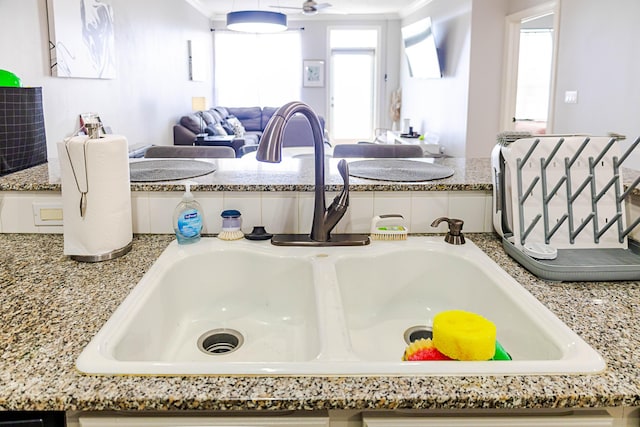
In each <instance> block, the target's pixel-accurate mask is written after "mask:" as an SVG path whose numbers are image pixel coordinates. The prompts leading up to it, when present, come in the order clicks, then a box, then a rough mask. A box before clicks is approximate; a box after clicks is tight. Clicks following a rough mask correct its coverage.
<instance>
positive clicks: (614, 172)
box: [492, 134, 640, 281]
mask: <svg viewBox="0 0 640 427" xmlns="http://www.w3.org/2000/svg"><path fill="white" fill-rule="evenodd" d="M517 136H518V135H517V134H516V136H515V137H514V138H512V139H511V140H508V139H504V138H503V139H502V140H500V139H499V143H498V144H497V145H496V147H495V148H494V150H493V152H492V168H493V179H494V183H493V184H494V185H493V187H494V190H493V191H494V202H495V210H494V228H495V229H496V231H497V232H498V233H499V234H501V235H502V237H503V247H504V248H505V251H506V252H507V253H508V254H509V255H510V256H511V257H513V258H514V259H515V260H517V261H518V262H519V263H520V264H522V265H523V266H524V267H525V268H527V269H528V270H529V271H531V272H532V273H533V274H535V275H536V276H538V277H541V278H543V279H548V280H556V281H605V280H639V279H640V245H638V244H637V242H635V241H634V240H631V239H628V236H629V234H630V233H631V232H632V231H633V229H634V228H635V227H636V226H637V225H638V224H640V217H638V218H635V219H634V220H633V221H631V223H630V224H627V223H626V222H627V218H626V205H625V200H626V198H627V196H628V195H629V194H630V193H631V192H632V191H633V190H634V189H635V188H636V187H637V186H638V184H639V183H640V177H638V178H637V179H636V180H635V181H634V182H633V183H632V184H631V185H630V186H629V187H627V188H626V189H624V185H623V181H622V164H623V163H624V162H625V160H627V159H628V158H629V156H630V155H631V153H632V152H633V151H634V150H635V149H636V147H637V146H638V145H639V144H640V138H638V139H636V140H635V141H634V142H633V143H632V144H631V146H630V147H629V148H628V149H627V150H626V151H625V152H624V153H623V154H622V155H620V144H619V143H618V140H617V139H616V138H607V137H589V136H544V137H539V138H533V137H524V138H517ZM532 246H535V247H542V248H543V249H545V250H546V249H547V248H548V249H550V251H551V252H553V253H554V254H555V251H557V256H556V257H555V258H554V259H540V258H544V257H543V256H536V257H533V256H532V255H531V251H528V249H529V248H531V247H532Z"/></svg>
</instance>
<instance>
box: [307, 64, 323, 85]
mask: <svg viewBox="0 0 640 427" xmlns="http://www.w3.org/2000/svg"><path fill="white" fill-rule="evenodd" d="M302 70H303V71H302V84H303V86H304V87H324V61H320V60H315V59H314V60H311V59H308V60H304V61H303V64H302Z"/></svg>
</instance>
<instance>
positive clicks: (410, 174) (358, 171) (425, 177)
mask: <svg viewBox="0 0 640 427" xmlns="http://www.w3.org/2000/svg"><path fill="white" fill-rule="evenodd" d="M453 172H454V171H453V169H451V168H450V167H447V166H441V165H434V164H433V163H426V162H418V161H414V160H404V159H374V160H356V161H355V162H351V163H349V175H351V176H355V177H357V178H366V179H376V180H379V181H397V182H415V181H432V180H434V179H442V178H447V177H450V176H451V175H453Z"/></svg>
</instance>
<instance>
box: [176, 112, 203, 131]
mask: <svg viewBox="0 0 640 427" xmlns="http://www.w3.org/2000/svg"><path fill="white" fill-rule="evenodd" d="M180 124H181V125H182V126H184V127H186V128H187V129H189V130H190V131H191V132H193V133H196V134H197V133H200V132H202V130H203V129H204V120H203V119H202V117H200V115H198V114H196V113H193V114H189V115H188V116H182V117H181V118H180Z"/></svg>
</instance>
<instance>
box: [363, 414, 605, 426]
mask: <svg viewBox="0 0 640 427" xmlns="http://www.w3.org/2000/svg"><path fill="white" fill-rule="evenodd" d="M362 425H363V427H614V426H615V424H614V418H613V417H611V416H609V415H598V416H544V417H535V416H521V417H509V416H506V417H493V416H490V417H424V418H423V417H420V418H418V417H416V418H412V419H407V418H404V417H403V418H386V417H384V418H383V417H380V418H378V417H366V416H365V417H363V419H362Z"/></svg>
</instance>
